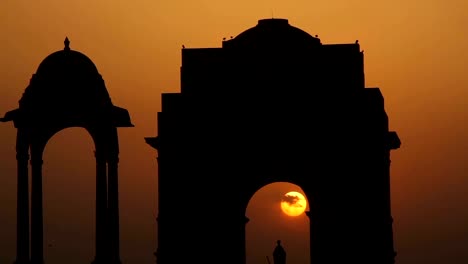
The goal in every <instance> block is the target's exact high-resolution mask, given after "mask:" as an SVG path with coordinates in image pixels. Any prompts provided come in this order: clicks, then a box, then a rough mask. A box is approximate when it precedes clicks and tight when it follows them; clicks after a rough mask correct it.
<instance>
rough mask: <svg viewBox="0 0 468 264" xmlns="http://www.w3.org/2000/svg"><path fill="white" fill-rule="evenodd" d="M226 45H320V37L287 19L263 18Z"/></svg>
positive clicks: (226, 42)
mask: <svg viewBox="0 0 468 264" xmlns="http://www.w3.org/2000/svg"><path fill="white" fill-rule="evenodd" d="M224 44H225V47H229V46H231V45H232V46H242V47H249V46H250V47H263V48H264V47H267V46H308V45H320V39H319V38H315V37H313V36H311V35H310V34H309V33H307V32H305V31H303V30H301V29H299V28H296V27H293V26H291V25H290V24H289V23H288V20H287V19H279V18H271V19H261V20H259V21H258V24H257V25H256V26H255V27H252V28H249V29H247V30H246V31H244V32H242V33H241V34H239V35H238V36H237V37H235V38H234V39H231V40H228V41H225V43H224Z"/></svg>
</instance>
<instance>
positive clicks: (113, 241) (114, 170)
mask: <svg viewBox="0 0 468 264" xmlns="http://www.w3.org/2000/svg"><path fill="white" fill-rule="evenodd" d="M118 163H119V158H118V156H117V155H116V154H115V155H113V156H111V157H110V158H109V160H108V169H109V178H108V181H109V196H108V210H109V211H108V212H109V214H108V215H109V219H108V224H109V225H108V226H109V230H108V231H109V233H108V238H109V247H110V248H109V261H110V263H112V264H115V263H120V242H119V239H120V235H119V184H118Z"/></svg>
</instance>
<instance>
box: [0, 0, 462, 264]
mask: <svg viewBox="0 0 468 264" xmlns="http://www.w3.org/2000/svg"><path fill="white" fill-rule="evenodd" d="M467 10H468V2H466V1H465V0H425V1H422V0H414V1H407V0H393V1H370V0H359V1H358V0H328V1H309V0H300V1H299V0H296V1H293V0H291V1H278V0H269V1H267V0H264V1H255V0H238V1H214V0H199V1H188V0H180V1H148V0H146V1H144V0H135V1H122V0H97V1H91V0H80V1H63V0H62V1H59V0H44V1H37V2H34V1H28V0H3V1H1V3H0V28H1V29H2V37H1V38H0V62H1V63H0V88H1V89H0V115H3V113H5V112H7V111H9V110H12V109H14V108H16V107H17V106H18V100H19V99H20V97H21V95H22V93H23V91H24V89H25V88H26V86H27V84H28V82H29V79H30V77H31V75H32V74H33V73H35V71H36V69H37V66H38V65H39V63H40V62H41V61H42V59H44V58H45V57H46V56H47V55H49V54H50V53H52V52H54V51H57V50H60V49H62V48H63V40H64V38H65V36H68V37H69V38H70V40H71V45H70V46H71V48H72V49H75V50H78V51H80V52H82V53H84V54H86V55H87V56H88V57H89V58H91V59H92V60H93V61H94V63H95V64H96V66H97V68H98V70H99V71H100V73H101V74H102V76H103V78H104V80H105V82H106V86H107V89H108V91H109V93H110V95H111V98H112V100H113V103H114V104H115V105H118V106H121V107H124V108H127V109H128V110H129V112H130V115H131V117H132V121H133V123H134V124H135V127H134V128H122V129H119V136H120V146H121V148H120V149H121V154H120V202H121V210H120V214H121V230H122V231H121V241H122V242H121V245H122V253H121V257H122V261H123V263H142V264H149V263H153V262H154V258H153V256H152V250H154V247H155V244H156V239H155V232H156V225H155V221H154V218H155V215H156V212H157V204H156V200H155V197H156V192H155V190H156V187H157V175H156V168H157V164H156V160H155V157H156V154H157V153H156V151H155V150H153V149H151V148H150V147H149V146H147V145H146V144H145V143H144V139H143V138H144V137H147V136H155V135H156V113H157V111H159V110H160V95H161V93H162V92H178V91H179V85H180V83H179V67H180V63H181V52H180V49H181V46H182V45H185V46H186V47H189V48H193V47H220V46H221V41H222V38H223V37H230V36H236V35H238V34H239V33H241V32H242V31H244V30H246V29H248V28H250V27H253V26H255V25H256V24H257V21H258V20H259V19H263V18H271V17H272V16H273V17H275V18H286V19H288V20H289V23H290V24H291V25H293V26H296V27H299V28H301V29H303V30H304V31H306V32H308V33H310V34H312V35H315V34H318V35H319V37H320V39H321V41H322V43H324V44H332V43H352V42H354V41H355V40H356V39H359V42H360V44H361V48H362V49H363V50H364V54H365V55H364V56H365V57H364V59H365V74H366V86H367V87H379V88H380V89H381V91H382V93H383V95H384V97H385V103H386V111H387V114H388V115H389V119H390V128H391V129H392V130H395V131H397V132H398V134H399V136H400V138H401V140H402V147H401V149H399V150H396V151H393V152H392V175H391V177H392V178H391V183H392V186H391V188H392V210H393V217H394V219H395V222H394V232H395V248H396V251H397V252H398V256H397V263H398V264H414V263H448V264H451V263H467V262H468V250H467V249H468V209H467V207H466V205H465V204H467V202H468V193H467V192H466V190H468V177H467V171H468V133H467V132H466V131H467V124H468V122H467V120H468V110H467V108H466V107H465V103H466V102H467V99H466V98H467V95H468V70H467V69H468V51H467V49H468V29H467V27H466V25H468V15H467V14H466V11H467ZM0 125H1V127H0V135H1V136H0V146H1V147H0V154H1V157H2V159H1V160H0V172H1V177H0V215H1V222H2V225H1V226H0V234H2V235H1V237H0V263H11V262H12V261H13V260H14V256H15V253H14V252H15V231H14V230H15V219H16V218H15V206H16V205H15V203H16V194H15V192H16V161H15V149H14V147H15V133H16V129H15V128H14V127H13V124H12V123H6V124H0ZM92 151H93V145H92V140H91V138H90V136H89V135H87V134H86V132H85V130H83V129H78V128H73V129H67V130H64V131H62V132H61V133H59V134H57V135H56V136H54V138H52V140H51V141H50V142H49V144H48V146H47V147H46V150H45V156H44V206H45V208H44V215H45V220H44V228H45V245H46V247H45V257H46V263H51V264H55V263H59V262H63V257H62V255H63V254H66V255H73V256H74V258H75V261H76V263H83V262H87V261H90V260H92V258H93V254H94V250H93V244H94V243H93V232H94V231H93V226H94V220H93V219H94V204H93V202H94V196H93V195H94V161H93V159H94V157H93V153H92ZM59 187H60V188H59ZM295 188H298V187H295ZM290 189H291V187H290V186H289V185H286V184H283V183H278V184H275V185H272V186H267V187H265V188H263V189H261V190H260V191H259V192H258V193H257V194H256V195H255V196H254V197H253V198H252V202H251V204H250V205H249V208H248V216H249V217H250V218H251V219H252V220H251V222H250V223H249V226H248V234H247V236H248V237H254V236H255V233H254V232H255V231H253V230H256V229H255V227H256V226H264V227H265V228H270V229H279V228H281V229H282V230H283V231H277V232H278V233H275V234H277V235H284V236H286V234H288V235H289V236H290V238H285V239H284V240H285V242H284V246H285V248H286V250H288V252H294V254H296V255H297V259H296V260H297V261H298V262H297V263H302V262H299V261H306V260H307V259H308V256H307V249H306V247H305V249H302V247H303V246H304V243H308V242H307V237H308V234H307V232H308V229H307V221H306V220H304V219H302V220H301V218H297V219H296V218H295V219H291V218H287V217H284V216H282V215H276V216H277V217H276V218H275V219H277V221H271V220H268V223H271V224H270V225H265V222H266V221H267V217H271V216H275V214H277V212H279V211H275V210H280V209H279V205H278V204H277V203H279V200H280V199H281V195H282V194H283V192H286V191H289V190H290ZM175 191H176V190H175ZM64 202H67V203H70V204H72V205H73V207H72V208H73V209H76V210H69V209H68V210H69V211H67V209H66V207H64ZM252 208H255V210H253V209H252ZM257 208H258V209H257ZM268 219H269V218H268ZM301 221H302V222H301ZM288 228H291V229H288ZM301 228H302V229H301ZM284 230H287V232H285V231H284ZM281 232H282V233H281ZM304 232H306V233H304ZM303 233H304V234H303ZM70 236H75V237H76V239H75V240H74V241H73V242H70V244H66V243H64V241H65V240H64V239H65V238H69V237H70ZM276 239H277V238H276V237H273V236H272V237H265V239H264V241H257V242H256V243H259V245H261V246H258V248H259V249H258V252H252V251H251V250H250V251H248V252H251V253H249V261H250V262H249V263H251V264H253V263H254V261H258V262H257V263H262V262H263V261H265V262H266V259H265V258H264V257H265V256H266V255H268V254H269V255H271V250H273V248H274V245H275V244H274V243H275V242H274V241H275V240H276ZM252 241H253V240H252ZM289 241H290V242H289ZM287 242H289V245H288V243H287ZM262 243H263V244H262ZM248 247H249V248H250V249H251V248H252V247H253V246H252V243H251V242H248ZM249 248H248V250H249ZM293 248H294V249H293ZM288 256H289V255H288ZM291 258H292V257H291ZM70 263H73V262H70Z"/></svg>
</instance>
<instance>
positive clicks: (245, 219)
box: [239, 215, 250, 264]
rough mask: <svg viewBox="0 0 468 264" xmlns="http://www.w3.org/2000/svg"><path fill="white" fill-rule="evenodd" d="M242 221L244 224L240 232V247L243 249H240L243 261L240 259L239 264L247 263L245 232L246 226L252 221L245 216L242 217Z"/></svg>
mask: <svg viewBox="0 0 468 264" xmlns="http://www.w3.org/2000/svg"><path fill="white" fill-rule="evenodd" d="M241 219H242V223H241V231H240V235H241V243H240V245H241V246H242V247H241V249H240V250H241V251H240V253H241V255H240V257H241V259H240V261H239V263H243V264H245V263H246V261H247V253H246V244H245V230H246V228H245V225H247V223H248V222H249V221H250V219H249V218H248V217H247V216H245V215H244V216H243V217H241Z"/></svg>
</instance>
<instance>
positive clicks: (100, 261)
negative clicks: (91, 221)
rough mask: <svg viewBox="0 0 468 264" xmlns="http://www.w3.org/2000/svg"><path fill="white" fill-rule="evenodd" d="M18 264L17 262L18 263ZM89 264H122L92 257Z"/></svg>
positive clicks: (117, 261) (118, 261)
mask: <svg viewBox="0 0 468 264" xmlns="http://www.w3.org/2000/svg"><path fill="white" fill-rule="evenodd" d="M18 264H19V263H18ZM91 264H122V261H120V260H108V259H104V258H102V259H94V260H93V261H92V262H91Z"/></svg>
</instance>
